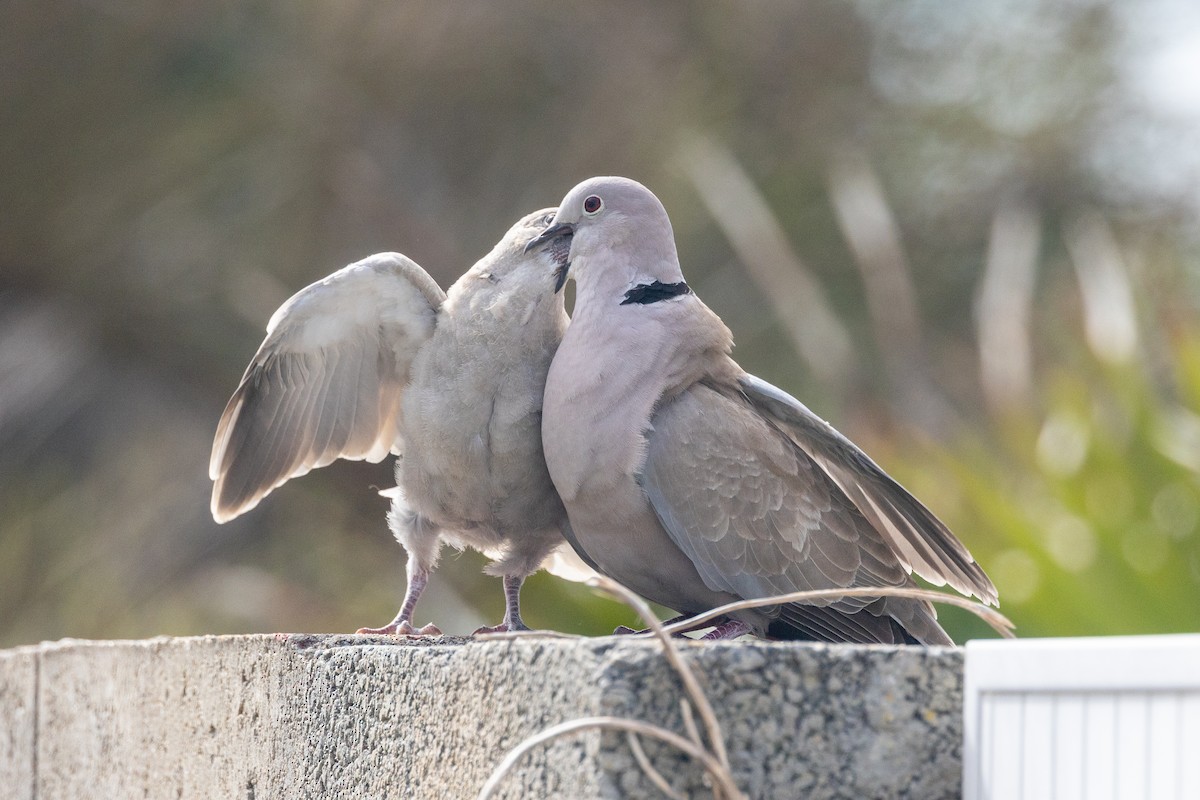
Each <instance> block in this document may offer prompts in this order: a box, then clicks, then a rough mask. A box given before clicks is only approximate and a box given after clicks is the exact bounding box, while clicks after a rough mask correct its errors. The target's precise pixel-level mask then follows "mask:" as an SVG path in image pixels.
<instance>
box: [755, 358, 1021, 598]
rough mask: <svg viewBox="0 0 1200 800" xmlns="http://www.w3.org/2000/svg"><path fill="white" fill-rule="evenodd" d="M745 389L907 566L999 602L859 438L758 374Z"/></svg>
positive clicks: (961, 550)
mask: <svg viewBox="0 0 1200 800" xmlns="http://www.w3.org/2000/svg"><path fill="white" fill-rule="evenodd" d="M739 388H740V389H741V391H742V392H743V393H744V395H745V397H746V398H747V400H748V401H749V402H750V403H751V404H753V406H754V407H755V408H756V409H758V410H759V411H761V412H762V413H764V414H766V415H768V416H769V417H770V418H771V419H772V420H774V421H775V422H776V423H777V424H778V425H779V426H780V427H781V429H782V430H784V431H785V432H786V433H787V434H788V435H789V436H790V437H791V438H792V440H793V441H795V443H796V444H797V445H798V446H799V447H800V448H801V449H803V450H804V452H805V453H807V454H808V455H809V457H810V458H812V460H813V461H814V462H815V463H816V464H817V465H818V466H819V467H820V468H821V469H822V470H823V471H824V472H825V473H826V474H827V475H828V476H829V477H830V478H831V479H832V480H833V482H834V483H836V484H837V487H838V488H839V489H840V490H841V491H842V492H844V493H845V494H846V496H847V497H849V498H850V500H851V501H852V502H853V503H854V505H855V507H856V508H857V509H858V511H859V512H860V513H861V514H862V515H863V516H864V517H865V518H866V519H867V520H869V521H870V523H871V525H872V526H873V527H874V528H875V530H877V531H879V533H880V534H882V535H883V536H884V538H885V539H886V541H887V543H888V545H890V547H891V549H892V551H893V552H894V553H895V554H896V556H897V557H898V558H899V559H900V563H901V565H903V566H904V567H905V568H906V569H909V570H912V571H913V572H915V573H917V574H918V575H920V576H921V577H922V578H924V579H925V580H927V581H929V582H930V583H932V584H934V585H935V586H943V585H946V584H949V585H950V586H951V587H953V588H954V589H957V590H958V591H960V592H962V593H963V594H966V595H974V596H976V597H978V598H979V599H980V600H982V601H983V602H985V603H988V604H990V605H996V603H997V602H998V597H997V594H996V587H995V586H994V585H993V584H992V582H991V580H989V579H988V576H987V575H985V574H984V572H983V570H982V569H980V567H979V565H978V564H976V563H975V559H974V558H973V557H972V556H971V554H970V553H969V552H967V548H966V547H964V546H963V544H962V542H960V541H959V540H958V539H957V538H956V537H955V536H954V534H953V533H951V532H950V530H949V529H948V528H947V527H946V526H945V524H944V523H943V522H942V521H941V520H939V519H938V518H937V517H936V516H934V514H933V512H932V511H930V510H929V509H928V508H926V507H925V506H924V505H923V504H922V503H921V501H919V500H917V499H916V498H915V497H913V496H912V495H911V494H909V493H908V491H907V490H906V489H905V488H904V487H903V486H901V485H900V484H899V483H897V482H896V481H895V480H894V479H893V478H892V477H891V476H889V475H888V474H887V473H886V472H884V471H883V470H882V469H881V468H880V467H879V465H878V464H876V463H875V462H874V461H872V460H871V459H870V457H869V456H867V454H866V453H864V452H863V451H862V450H860V449H859V448H858V447H857V446H855V444H854V443H853V442H851V441H850V440H849V439H847V438H846V437H845V436H843V435H842V434H840V433H838V432H837V431H836V430H835V429H834V428H833V426H831V425H830V424H829V423H827V422H825V421H824V420H822V419H821V418H820V417H818V416H817V415H816V414H814V413H812V412H811V411H809V410H808V408H807V407H806V406H805V405H804V404H803V403H801V402H800V401H799V400H797V399H796V398H794V397H792V396H791V395H789V394H787V393H786V392H784V391H783V390H781V389H778V388H776V387H774V386H772V385H771V384H769V383H767V382H766V381H764V380H761V379H760V378H756V377H754V376H753V375H745V376H743V377H742V379H741V380H740V386H739Z"/></svg>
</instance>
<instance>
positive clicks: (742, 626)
mask: <svg viewBox="0 0 1200 800" xmlns="http://www.w3.org/2000/svg"><path fill="white" fill-rule="evenodd" d="M753 630H754V629H753V628H751V627H750V626H749V625H748V624H747V623H745V622H742V621H741V620H740V619H731V620H729V621H728V622H722V623H721V624H720V625H718V626H717V627H715V628H713V629H712V630H711V631H709V632H708V633H706V634H704V635H703V636H701V637H700V639H701V640H703V641H719V640H721V639H736V638H737V637H739V636H742V635H744V634H747V633H750V632H751V631H753Z"/></svg>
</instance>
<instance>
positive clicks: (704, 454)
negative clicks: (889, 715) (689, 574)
mask: <svg viewBox="0 0 1200 800" xmlns="http://www.w3.org/2000/svg"><path fill="white" fill-rule="evenodd" d="M651 423H652V426H653V430H652V431H651V432H650V434H649V436H648V442H647V452H646V463H645V467H644V471H643V474H642V486H643V489H644V490H645V492H646V495H647V497H648V498H649V500H650V502H651V504H652V505H653V507H654V510H655V513H656V514H657V516H658V517H659V520H660V521H661V522H662V524H663V527H664V528H666V530H667V532H668V534H669V535H670V537H671V539H672V540H673V541H674V542H675V543H676V544H677V545H678V546H679V547H680V549H682V550H683V551H684V552H685V553H686V554H687V555H688V557H689V558H691V560H692V562H693V563H694V564H695V565H696V568H697V571H698V572H699V573H700V576H701V578H703V580H704V582H705V584H707V585H708V586H709V587H710V588H712V589H716V590H721V591H727V592H732V593H734V594H736V595H739V596H741V597H747V598H752V597H769V596H771V595H776V594H786V593H788V592H795V591H803V590H807V589H832V588H843V587H855V586H904V585H910V583H911V581H910V579H909V576H908V570H907V569H905V568H904V567H903V565H901V563H900V562H899V560H898V559H897V558H896V556H895V554H894V553H893V552H892V550H891V548H890V547H889V546H888V543H887V542H886V541H885V540H884V538H883V536H882V535H881V534H880V533H879V532H878V531H876V530H875V529H874V528H873V527H872V526H871V524H870V523H869V522H868V521H867V520H866V519H865V518H864V517H863V515H862V514H860V513H859V512H858V509H857V508H856V507H855V506H854V504H853V503H851V502H850V500H849V499H848V498H847V497H846V496H845V494H844V493H843V492H842V491H841V490H840V489H839V488H838V486H837V485H836V484H835V483H834V482H833V481H832V480H831V479H830V478H829V476H828V475H826V474H825V472H824V471H823V470H822V469H821V467H820V466H819V465H818V464H817V462H816V461H815V460H814V459H812V458H811V457H810V456H809V455H808V454H807V453H806V452H805V451H804V450H803V449H801V448H799V447H797V446H796V445H795V443H794V442H792V441H791V439H790V438H789V437H788V436H787V435H785V434H784V433H783V432H781V431H780V430H779V428H778V427H776V426H775V425H773V424H771V423H770V422H769V421H768V420H767V419H766V418H764V417H763V415H762V414H760V413H758V411H757V409H755V408H754V407H753V406H752V405H751V404H749V403H748V402H747V401H746V400H745V398H744V397H742V396H740V395H737V394H736V393H733V392H731V393H729V394H726V393H722V392H720V391H718V390H716V389H714V388H711V387H709V386H706V385H703V384H698V385H696V386H693V387H692V388H691V389H689V390H688V391H686V392H684V393H683V394H681V395H679V396H678V397H677V398H675V399H673V400H671V401H670V402H668V403H667V404H666V405H664V406H663V407H662V408H661V409H659V411H658V412H657V413H656V414H655V416H654V417H653V419H652V420H651ZM864 608H865V609H867V611H868V612H869V613H865V614H863V613H857V612H859V611H862V610H863V609H864ZM780 614H781V616H782V618H783V620H784V621H785V622H787V623H789V624H791V625H792V626H793V627H795V628H797V629H801V630H804V631H805V632H807V633H809V634H810V635H812V636H814V637H815V638H820V639H828V640H833V641H857V642H874V641H885V642H890V641H896V640H897V638H898V637H897V634H896V633H895V632H894V630H893V627H892V623H891V621H890V620H888V619H887V618H886V617H885V616H882V615H885V614H886V615H890V616H892V617H895V618H897V619H898V620H899V621H900V622H901V623H902V624H904V626H905V627H906V628H908V630H909V631H911V632H912V633H913V634H914V635H916V636H918V637H921V638H922V639H924V640H929V639H930V638H932V640H934V641H941V640H943V639H944V636H945V635H944V633H941V632H940V629H939V628H937V623H936V622H934V616H933V614H932V609H929V608H928V607H927V606H926V604H923V603H916V602H913V601H908V602H907V603H903V602H902V603H899V604H897V603H895V602H894V601H892V600H890V599H889V600H884V601H879V600H872V599H870V598H846V599H843V600H838V601H833V602H830V601H825V602H817V603H816V604H814V605H804V606H799V605H789V606H785V607H784V608H782V609H780Z"/></svg>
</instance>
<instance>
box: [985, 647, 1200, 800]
mask: <svg viewBox="0 0 1200 800" xmlns="http://www.w3.org/2000/svg"><path fill="white" fill-rule="evenodd" d="M963 711H964V715H965V716H964V719H963V736H964V741H963V797H964V800H1143V799H1144V800H1200V634H1185V635H1179V636H1114V637H1107V638H1087V639H1084V638H1080V639H1024V640H1017V641H992V640H988V641H978V642H969V643H968V644H967V655H966V681H965V697H964V709H963Z"/></svg>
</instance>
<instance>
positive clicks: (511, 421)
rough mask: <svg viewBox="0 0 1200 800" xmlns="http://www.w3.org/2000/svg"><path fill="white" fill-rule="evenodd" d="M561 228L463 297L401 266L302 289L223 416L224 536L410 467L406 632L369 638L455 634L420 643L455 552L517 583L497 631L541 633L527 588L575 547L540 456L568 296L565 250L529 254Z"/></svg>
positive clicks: (219, 515) (533, 219)
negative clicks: (335, 473) (302, 479)
mask: <svg viewBox="0 0 1200 800" xmlns="http://www.w3.org/2000/svg"><path fill="white" fill-rule="evenodd" d="M553 213H554V212H553V209H545V210H542V211H538V212H535V213H533V214H530V215H529V216H527V217H525V218H524V219H522V220H521V221H520V222H518V223H517V224H516V225H514V226H513V227H512V229H511V230H509V231H508V233H506V234H505V235H504V238H503V239H501V240H500V243H499V244H497V245H496V246H495V248H493V249H492V251H491V252H490V253H489V254H488V255H486V256H485V257H484V258H483V259H481V260H480V261H479V262H478V263H477V264H475V266H473V267H472V268H471V269H470V270H469V271H468V272H467V273H466V274H464V275H463V276H462V277H461V278H459V279H458V281H456V282H455V283H454V285H453V286H451V287H450V291H449V293H445V294H444V293H443V292H442V290H441V289H440V288H438V286H437V284H436V283H435V282H434V280H433V279H432V278H431V277H429V275H428V274H427V273H426V272H425V271H424V270H422V269H421V268H420V267H419V266H417V265H416V264H415V263H413V262H412V261H411V260H409V259H408V258H406V257H404V256H402V255H400V254H399V253H379V254H377V255H373V256H370V257H369V258H365V259H363V260H362V261H359V262H357V263H354V264H351V265H350V266H348V267H345V268H344V269H341V270H339V271H337V272H335V273H333V274H332V275H330V276H329V277H327V278H325V279H323V280H320V281H318V282H316V283H314V284H312V285H311V286H308V287H307V288H305V289H302V290H301V291H300V292H298V293H297V294H296V295H295V296H293V297H292V298H291V299H290V300H288V301H287V302H286V303H284V304H283V306H282V307H281V308H280V309H279V310H278V311H276V312H275V314H274V316H272V317H271V321H270V323H269V324H268V326H267V338H266V340H265V341H263V343H262V346H261V347H259V349H258V353H256V354H255V356H254V360H253V361H251V362H250V366H249V367H248V368H247V369H246V373H245V375H244V376H243V377H242V381H241V384H240V385H239V386H238V388H237V391H236V392H234V394H233V397H232V398H231V399H230V401H229V404H228V405H227V406H226V408H225V413H224V414H223V415H222V417H221V421H220V423H219V425H218V426H217V435H216V440H215V441H214V443H213V451H212V460H211V463H210V466H209V474H210V476H211V477H212V479H213V480H214V481H215V484H214V485H213V495H212V513H213V517H214V518H215V519H216V520H217V521H218V522H225V521H226V520H230V519H233V518H234V517H236V516H238V515H239V514H241V513H243V512H245V511H248V510H250V509H251V508H253V507H254V506H256V505H257V504H258V502H259V501H260V500H261V499H262V498H263V497H265V496H266V495H267V494H269V493H270V492H271V490H273V489H274V488H275V487H277V486H279V485H281V484H283V483H284V482H285V481H287V480H288V479H290V478H294V477H296V476H299V475H303V474H305V473H306V472H308V471H309V470H311V469H313V468H314V467H322V466H325V465H326V464H329V463H330V462H332V461H333V460H334V459H336V458H346V459H356V460H357V459H366V460H368V461H379V460H381V459H382V458H383V457H384V456H386V455H387V454H388V453H389V452H392V453H396V454H401V458H400V459H399V460H398V461H397V462H396V482H397V484H398V486H397V488H396V489H393V490H389V491H388V492H385V493H384V494H388V495H390V496H391V497H392V507H391V510H390V512H389V514H388V522H389V524H390V526H391V529H392V532H393V533H394V534H395V536H396V539H398V540H399V542H400V544H402V545H403V546H404V549H405V550H407V551H408V589H407V591H406V593H405V596H404V603H403V605H402V607H401V608H400V612H399V613H398V614H397V615H396V618H395V619H394V620H393V621H392V622H391V623H390V624H388V625H386V626H384V627H383V628H376V629H365V628H364V629H362V630H361V631H360V633H363V632H365V633H403V634H419V633H425V634H429V633H440V631H438V630H437V628H436V627H434V626H432V625H428V626H425V627H424V628H421V629H415V628H414V627H413V626H412V614H413V607H414V606H415V605H416V602H417V599H418V598H419V597H420V595H421V591H422V590H423V589H424V587H425V584H426V580H427V578H428V576H429V573H430V571H431V570H432V569H433V568H434V567H435V566H436V564H437V560H438V554H439V552H440V550H441V545H442V542H447V543H449V544H451V545H454V546H455V547H459V548H462V547H467V546H469V547H472V548H475V549H477V550H479V551H481V552H483V553H485V554H486V555H488V556H489V557H491V558H493V559H495V561H494V562H493V563H492V564H491V565H490V566H489V567H488V570H487V571H488V572H489V573H492V574H495V575H500V576H503V578H504V594H505V612H504V621H503V622H502V623H501V624H500V625H499V626H497V627H496V628H492V629H487V630H517V629H524V628H525V625H524V623H523V622H522V621H521V616H520V609H519V604H518V600H519V593H520V589H521V584H522V582H523V581H524V579H525V577H526V576H528V575H529V574H530V573H532V572H534V571H536V570H537V569H538V566H539V565H541V564H542V562H543V560H545V559H546V558H547V556H549V555H550V554H551V551H553V550H554V549H555V547H557V546H558V545H560V544H563V538H562V533H561V528H562V526H563V525H564V524H565V521H566V514H565V512H564V510H563V507H562V503H561V502H560V501H559V499H558V495H557V494H555V492H554V487H553V485H552V484H551V483H550V477H549V475H548V474H547V472H546V466H545V461H544V460H543V457H542V443H541V408H542V390H543V387H544V385H545V380H546V370H547V369H548V368H549V365H550V359H551V357H552V356H553V355H554V350H555V348H556V347H557V346H558V342H559V340H560V339H561V338H562V333H563V330H564V329H565V328H566V325H567V315H566V311H565V310H564V309H563V301H562V297H561V295H560V294H559V293H557V292H556V291H555V290H554V287H555V285H556V283H555V281H556V272H559V271H561V270H563V269H565V257H566V248H567V243H566V242H563V243H561V244H560V245H558V246H557V247H554V248H551V249H550V250H549V251H547V252H545V253H541V252H538V253H532V252H531V253H528V254H527V253H526V251H525V247H526V244H527V243H528V242H530V241H531V240H532V239H533V238H534V237H535V236H537V234H539V233H540V232H541V231H542V230H543V229H544V228H545V227H546V226H547V225H548V224H549V222H550V219H551V217H552V216H553ZM564 549H566V548H565V545H564ZM481 630H484V629H481Z"/></svg>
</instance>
